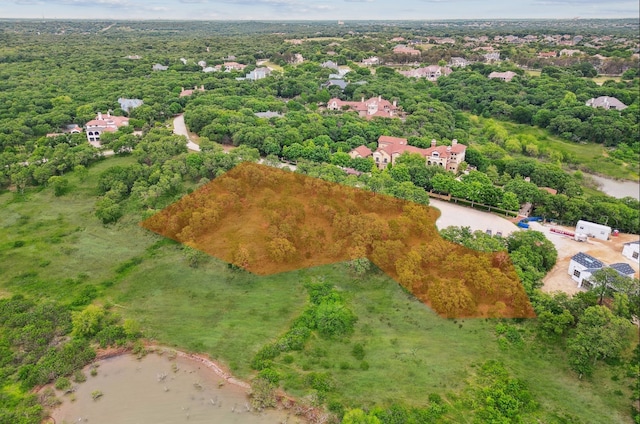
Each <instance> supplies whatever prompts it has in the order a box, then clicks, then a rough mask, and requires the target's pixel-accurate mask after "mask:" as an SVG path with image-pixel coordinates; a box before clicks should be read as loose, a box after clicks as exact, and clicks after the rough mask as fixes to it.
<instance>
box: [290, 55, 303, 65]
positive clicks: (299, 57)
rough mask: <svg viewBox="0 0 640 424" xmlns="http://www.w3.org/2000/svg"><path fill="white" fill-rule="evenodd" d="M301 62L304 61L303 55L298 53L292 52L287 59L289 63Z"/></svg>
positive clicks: (296, 63)
mask: <svg viewBox="0 0 640 424" xmlns="http://www.w3.org/2000/svg"><path fill="white" fill-rule="evenodd" d="M302 62H304V57H303V56H302V55H301V54H300V53H296V54H294V55H293V57H292V58H291V60H290V61H289V63H291V64H293V65H298V64H300V63H302Z"/></svg>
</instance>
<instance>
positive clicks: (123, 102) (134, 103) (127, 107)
mask: <svg viewBox="0 0 640 424" xmlns="http://www.w3.org/2000/svg"><path fill="white" fill-rule="evenodd" d="M118 103H120V109H122V110H124V111H125V112H127V113H129V111H131V109H135V108H137V107H138V106H142V104H143V103H144V102H143V101H142V100H140V99H125V98H124V97H120V98H119V99H118Z"/></svg>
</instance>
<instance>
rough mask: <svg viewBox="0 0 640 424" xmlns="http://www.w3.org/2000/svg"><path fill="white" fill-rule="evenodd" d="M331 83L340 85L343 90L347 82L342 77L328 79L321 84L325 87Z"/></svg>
mask: <svg viewBox="0 0 640 424" xmlns="http://www.w3.org/2000/svg"><path fill="white" fill-rule="evenodd" d="M333 85H335V86H338V87H340V89H341V90H344V89H345V88H346V87H347V82H346V81H345V80H342V79H330V80H329V81H327V82H325V83H324V84H322V86H323V87H326V88H328V87H331V86H333Z"/></svg>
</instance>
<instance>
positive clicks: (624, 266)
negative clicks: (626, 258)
mask: <svg viewBox="0 0 640 424" xmlns="http://www.w3.org/2000/svg"><path fill="white" fill-rule="evenodd" d="M609 268H613V269H615V270H616V271H618V274H620V275H622V276H623V277H629V278H633V275H634V274H635V273H636V272H635V270H634V269H633V268H632V267H631V265H629V264H628V263H625V262H619V263H617V264H611V265H609Z"/></svg>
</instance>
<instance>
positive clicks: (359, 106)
mask: <svg viewBox="0 0 640 424" xmlns="http://www.w3.org/2000/svg"><path fill="white" fill-rule="evenodd" d="M327 109H329V110H342V109H350V110H354V111H356V112H358V115H360V116H362V117H363V118H367V119H371V118H373V117H376V116H377V117H382V118H392V117H394V116H397V115H398V106H397V104H396V101H395V100H394V101H393V103H392V102H390V101H388V100H385V99H383V98H382V96H378V97H372V98H370V99H369V100H365V99H364V97H363V98H362V100H361V101H359V102H347V101H343V100H340V99H338V98H333V99H331V100H329V103H327Z"/></svg>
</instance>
